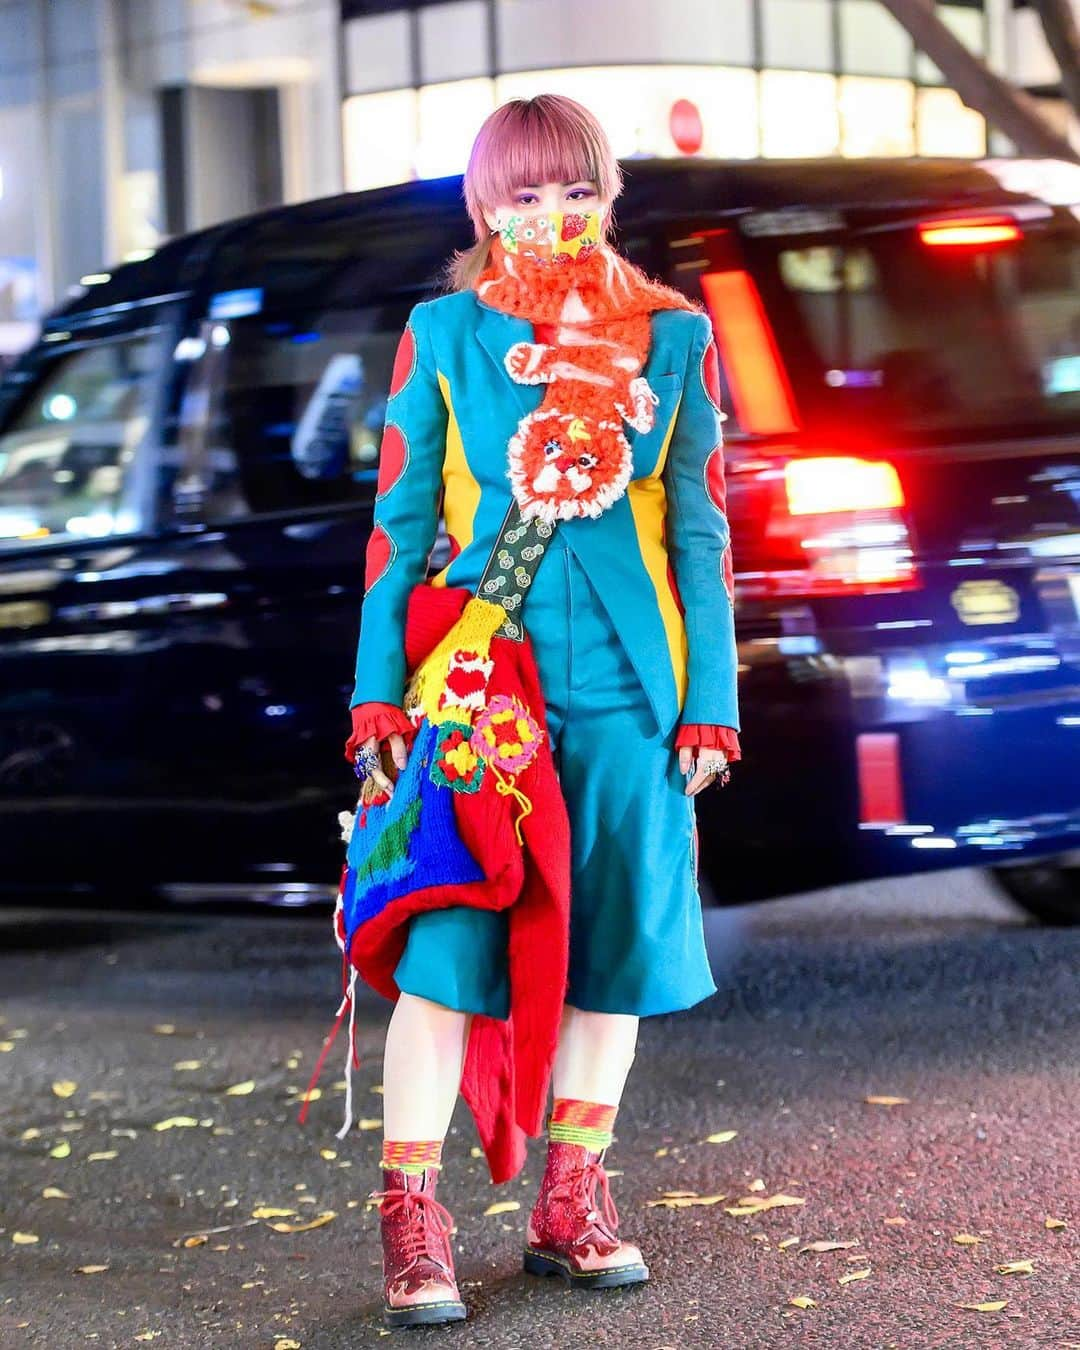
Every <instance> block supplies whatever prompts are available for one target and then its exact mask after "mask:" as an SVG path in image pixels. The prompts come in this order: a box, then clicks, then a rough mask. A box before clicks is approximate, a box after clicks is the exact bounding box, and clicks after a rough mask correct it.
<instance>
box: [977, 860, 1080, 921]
mask: <svg viewBox="0 0 1080 1350" xmlns="http://www.w3.org/2000/svg"><path fill="white" fill-rule="evenodd" d="M990 874H991V876H992V877H993V878H994V880H995V881H996V882H997V884H998V886H999V887H1000V888H1001V889H1002V890H1003V891H1004V892H1005V894H1006V895H1007V896H1008V897H1009V899H1010V900H1013V901H1014V902H1015V903H1016V904H1018V905H1019V906H1020V908H1021V909H1023V910H1026V911H1027V913H1028V914H1030V915H1032V917H1033V918H1036V919H1038V920H1039V922H1040V923H1045V924H1050V925H1051V926H1053V927H1055V928H1071V927H1074V926H1075V925H1077V924H1080V849H1070V850H1068V851H1067V852H1065V853H1053V854H1051V855H1049V856H1048V857H1046V858H1032V859H1030V860H1029V861H1027V862H1019V863H1009V864H1008V865H1006V866H1003V867H992V868H990Z"/></svg>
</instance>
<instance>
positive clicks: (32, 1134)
mask: <svg viewBox="0 0 1080 1350" xmlns="http://www.w3.org/2000/svg"><path fill="white" fill-rule="evenodd" d="M19 1138H20V1139H40V1138H41V1131H40V1130H39V1129H38V1128H37V1127H36V1126H33V1125H32V1126H31V1127H30V1129H28V1130H23V1132H22V1134H20V1135H19Z"/></svg>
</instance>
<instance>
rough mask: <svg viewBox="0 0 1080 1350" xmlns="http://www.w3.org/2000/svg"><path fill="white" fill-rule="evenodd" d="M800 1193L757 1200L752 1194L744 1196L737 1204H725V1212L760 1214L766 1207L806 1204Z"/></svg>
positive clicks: (779, 1207)
mask: <svg viewBox="0 0 1080 1350" xmlns="http://www.w3.org/2000/svg"><path fill="white" fill-rule="evenodd" d="M805 1204H806V1201H805V1200H804V1199H803V1197H802V1196H800V1195H770V1196H769V1197H768V1199H766V1200H755V1199H754V1197H753V1196H752V1195H750V1196H744V1197H743V1199H741V1200H740V1201H739V1202H738V1204H736V1205H725V1206H724V1213H725V1214H734V1215H740V1214H760V1213H761V1212H762V1210H766V1209H781V1208H784V1207H785V1206H788V1205H805Z"/></svg>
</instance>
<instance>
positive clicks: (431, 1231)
mask: <svg viewBox="0 0 1080 1350" xmlns="http://www.w3.org/2000/svg"><path fill="white" fill-rule="evenodd" d="M368 1198H369V1199H371V1200H378V1201H379V1202H380V1204H379V1213H380V1214H385V1215H386V1217H387V1218H389V1217H390V1216H391V1215H393V1214H396V1213H397V1211H398V1210H399V1209H404V1210H405V1233H404V1235H403V1238H402V1245H403V1246H404V1248H405V1250H406V1252H407V1254H408V1255H409V1256H410V1257H411V1259H412V1260H413V1261H416V1260H418V1259H419V1258H420V1257H421V1256H429V1257H431V1258H432V1259H433V1260H435V1261H438V1263H439V1264H440V1265H442V1266H445V1265H446V1258H445V1253H446V1251H447V1250H448V1249H449V1241H450V1230H451V1228H452V1227H453V1224H454V1221H453V1216H452V1215H451V1213H450V1211H449V1210H448V1209H447V1208H446V1206H445V1205H442V1204H440V1203H439V1201H438V1200H436V1199H435V1197H434V1196H433V1195H429V1194H428V1193H427V1192H426V1191H406V1190H403V1189H400V1188H398V1187H394V1188H392V1189H391V1190H386V1191H372V1192H371V1194H370V1196H369V1197H368ZM432 1239H435V1241H434V1243H433V1241H432Z"/></svg>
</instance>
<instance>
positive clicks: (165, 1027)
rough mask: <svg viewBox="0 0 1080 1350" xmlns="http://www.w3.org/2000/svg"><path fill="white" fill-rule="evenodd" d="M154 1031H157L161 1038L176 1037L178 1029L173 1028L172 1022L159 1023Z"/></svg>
mask: <svg viewBox="0 0 1080 1350" xmlns="http://www.w3.org/2000/svg"><path fill="white" fill-rule="evenodd" d="M154 1031H155V1032H156V1033H157V1034H158V1035H159V1036H175V1035H176V1027H175V1026H173V1024H172V1023H171V1022H158V1023H157V1024H156V1025H155V1027H154Z"/></svg>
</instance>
